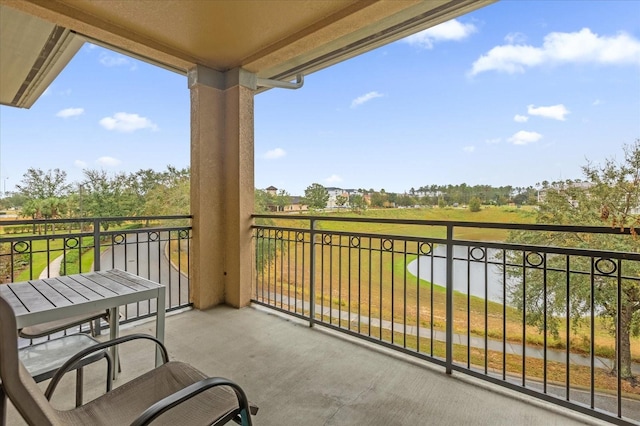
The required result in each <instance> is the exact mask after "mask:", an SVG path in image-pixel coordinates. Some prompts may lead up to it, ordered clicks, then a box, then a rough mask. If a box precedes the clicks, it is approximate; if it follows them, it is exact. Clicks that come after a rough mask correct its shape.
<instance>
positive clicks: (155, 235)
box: [147, 231, 160, 241]
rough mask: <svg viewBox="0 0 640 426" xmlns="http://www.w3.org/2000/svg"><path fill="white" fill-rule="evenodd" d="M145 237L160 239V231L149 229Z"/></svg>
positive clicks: (154, 239) (152, 239)
mask: <svg viewBox="0 0 640 426" xmlns="http://www.w3.org/2000/svg"><path fill="white" fill-rule="evenodd" d="M147 239H148V240H149V241H158V240H159V239H160V233H159V232H157V231H151V232H148V233H147Z"/></svg>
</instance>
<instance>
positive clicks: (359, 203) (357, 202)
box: [349, 194, 367, 213]
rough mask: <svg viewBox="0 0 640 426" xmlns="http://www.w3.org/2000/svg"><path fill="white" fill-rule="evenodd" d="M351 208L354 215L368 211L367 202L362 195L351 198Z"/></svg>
mask: <svg viewBox="0 0 640 426" xmlns="http://www.w3.org/2000/svg"><path fill="white" fill-rule="evenodd" d="M349 206H351V211H353V212H354V213H361V212H362V211H363V210H366V209H367V202H366V201H365V199H364V197H363V196H362V195H360V194H354V195H352V196H351V197H350V198H349Z"/></svg>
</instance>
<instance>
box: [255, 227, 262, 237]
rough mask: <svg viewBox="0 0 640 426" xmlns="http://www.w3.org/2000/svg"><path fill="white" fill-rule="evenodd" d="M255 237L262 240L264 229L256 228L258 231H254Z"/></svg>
mask: <svg viewBox="0 0 640 426" xmlns="http://www.w3.org/2000/svg"><path fill="white" fill-rule="evenodd" d="M256 237H258V238H264V228H258V229H256Z"/></svg>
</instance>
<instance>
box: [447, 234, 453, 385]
mask: <svg viewBox="0 0 640 426" xmlns="http://www.w3.org/2000/svg"><path fill="white" fill-rule="evenodd" d="M446 310H447V312H446V320H447V327H446V364H445V368H446V373H447V374H451V366H452V365H453V225H447V300H446Z"/></svg>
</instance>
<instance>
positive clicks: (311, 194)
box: [304, 183, 329, 210]
mask: <svg viewBox="0 0 640 426" xmlns="http://www.w3.org/2000/svg"><path fill="white" fill-rule="evenodd" d="M327 201H329V192H328V191H327V189H326V188H325V187H324V186H322V185H320V184H319V183H312V184H311V185H309V186H308V187H307V189H305V190H304V202H305V204H306V205H307V206H309V208H310V209H311V210H321V209H324V208H325V207H327Z"/></svg>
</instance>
